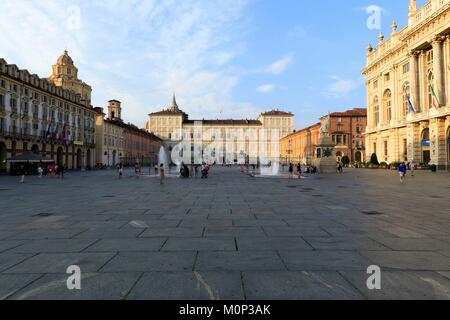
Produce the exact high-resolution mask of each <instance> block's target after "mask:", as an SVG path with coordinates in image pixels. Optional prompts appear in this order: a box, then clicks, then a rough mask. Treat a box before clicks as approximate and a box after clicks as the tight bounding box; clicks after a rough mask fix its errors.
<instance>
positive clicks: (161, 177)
mask: <svg viewBox="0 0 450 320" xmlns="http://www.w3.org/2000/svg"><path fill="white" fill-rule="evenodd" d="M164 178H165V177H164V163H161V164H160V165H159V184H164Z"/></svg>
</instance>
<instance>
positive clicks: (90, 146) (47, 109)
mask: <svg viewBox="0 0 450 320" xmlns="http://www.w3.org/2000/svg"><path fill="white" fill-rule="evenodd" d="M77 72H78V70H77V69H76V67H75V65H74V64H73V60H72V59H71V58H70V56H69V55H68V53H67V51H65V52H64V53H63V55H61V56H60V57H59V58H58V61H57V63H56V65H55V66H54V67H53V72H52V76H51V77H50V78H48V79H47V78H40V77H39V76H38V75H36V74H30V73H29V72H28V71H27V70H21V69H19V68H18V67H17V66H16V65H14V64H8V63H7V62H6V61H5V60H4V59H0V172H7V171H9V169H10V168H9V164H7V163H6V159H7V158H10V157H12V156H15V155H18V154H21V153H23V152H25V151H32V152H35V153H40V154H43V155H45V156H47V157H50V158H52V159H54V160H55V161H56V162H57V163H59V164H64V166H65V167H66V168H69V169H82V168H85V167H86V166H90V165H92V164H93V163H94V161H95V111H94V109H93V108H92V107H91V106H90V105H89V102H90V89H89V88H90V87H89V86H88V85H85V84H84V83H83V82H82V81H81V80H79V79H78V77H77ZM58 79H60V80H61V81H60V80H58ZM64 79H71V80H70V81H71V82H66V81H65V80H64ZM68 83H72V84H73V86H72V85H68Z"/></svg>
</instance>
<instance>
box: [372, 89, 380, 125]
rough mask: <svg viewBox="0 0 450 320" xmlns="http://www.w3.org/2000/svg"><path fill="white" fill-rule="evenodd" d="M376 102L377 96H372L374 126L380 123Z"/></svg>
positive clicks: (378, 108) (378, 107)
mask: <svg viewBox="0 0 450 320" xmlns="http://www.w3.org/2000/svg"><path fill="white" fill-rule="evenodd" d="M378 103H379V102H378V96H375V98H373V119H374V126H375V127H376V126H378V124H379V123H380V106H379V104H378Z"/></svg>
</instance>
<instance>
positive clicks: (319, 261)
mask: <svg viewBox="0 0 450 320" xmlns="http://www.w3.org/2000/svg"><path fill="white" fill-rule="evenodd" d="M280 256H281V258H282V259H283V261H284V263H285V264H286V266H287V268H288V270H293V271H297V270H299V271H336V270H367V267H369V266H370V265H372V264H373V263H372V261H370V260H369V259H368V258H366V257H364V256H362V255H361V254H359V253H358V252H355V251H280Z"/></svg>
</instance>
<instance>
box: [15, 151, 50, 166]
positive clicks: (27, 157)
mask: <svg viewBox="0 0 450 320" xmlns="http://www.w3.org/2000/svg"><path fill="white" fill-rule="evenodd" d="M6 162H11V163H40V162H42V163H54V162H55V160H53V159H50V158H46V157H44V156H42V155H40V154H36V153H33V152H31V151H25V152H24V153H22V154H19V155H17V156H14V157H12V158H9V159H6Z"/></svg>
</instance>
